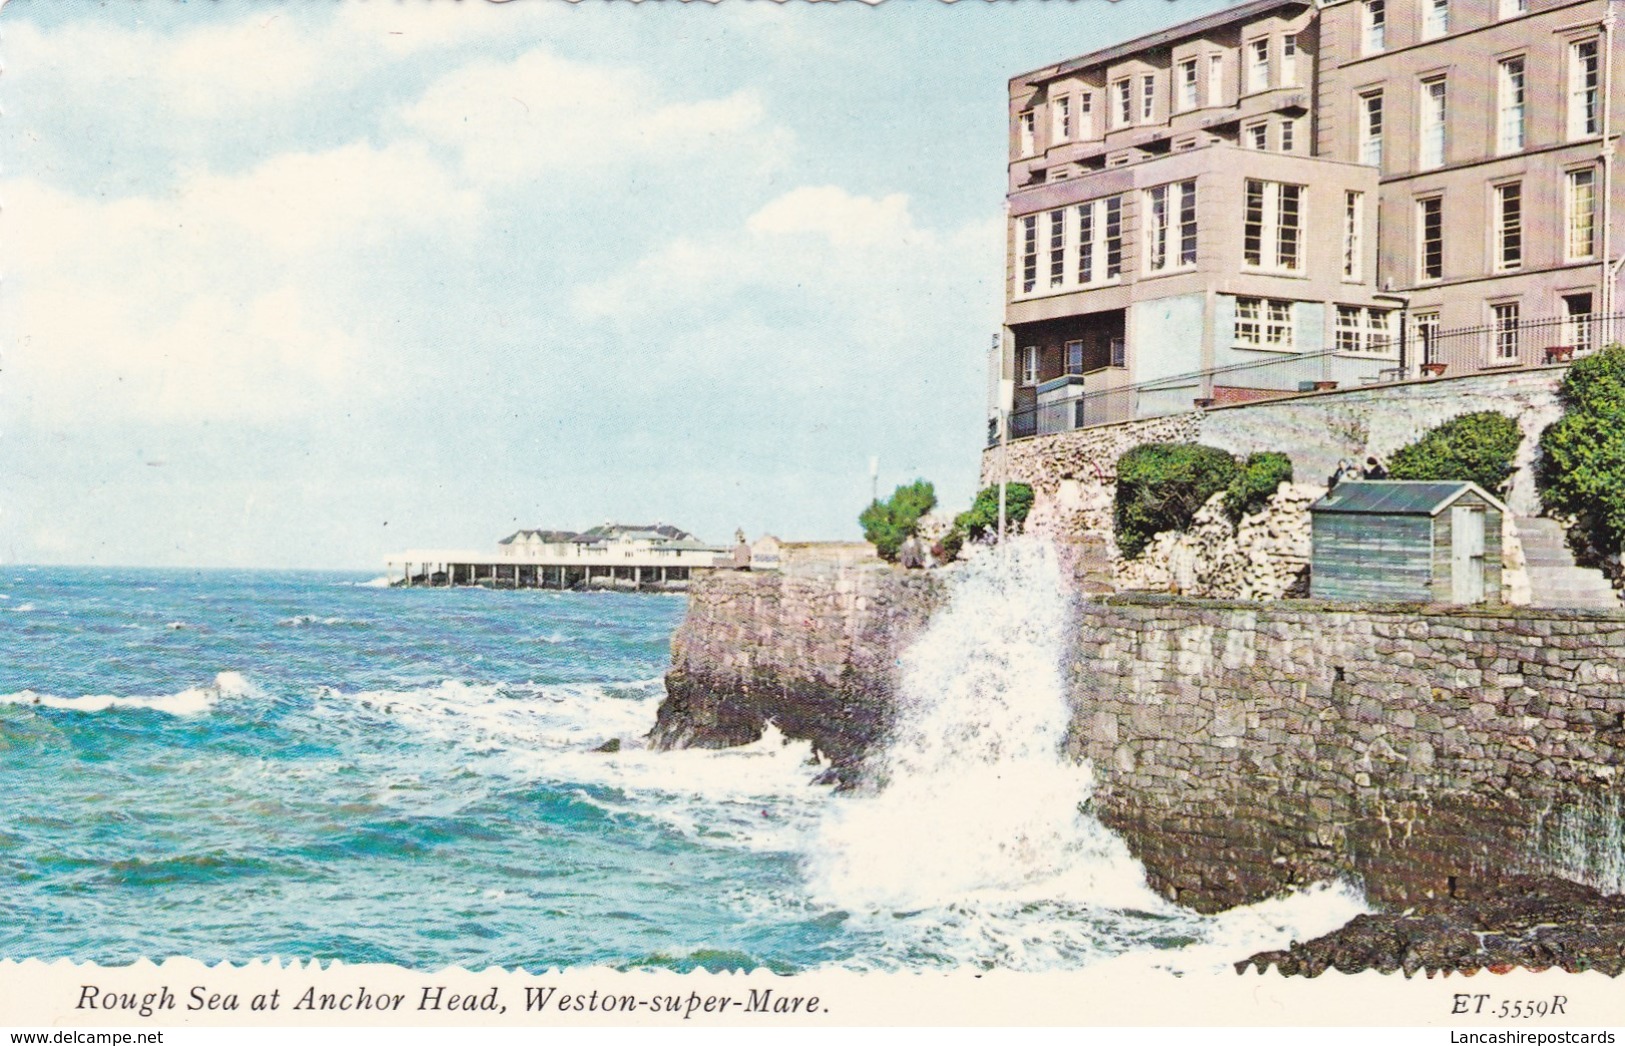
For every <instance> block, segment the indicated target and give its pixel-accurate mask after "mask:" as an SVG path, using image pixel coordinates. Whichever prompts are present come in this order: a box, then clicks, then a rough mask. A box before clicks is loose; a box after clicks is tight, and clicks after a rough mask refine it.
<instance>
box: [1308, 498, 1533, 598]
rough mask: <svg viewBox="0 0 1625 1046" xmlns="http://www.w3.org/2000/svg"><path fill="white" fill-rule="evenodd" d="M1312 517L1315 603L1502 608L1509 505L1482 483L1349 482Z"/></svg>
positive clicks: (1319, 503)
mask: <svg viewBox="0 0 1625 1046" xmlns="http://www.w3.org/2000/svg"><path fill="white" fill-rule="evenodd" d="M1309 512H1310V518H1311V520H1312V521H1313V523H1312V525H1313V528H1314V529H1313V539H1312V550H1311V552H1310V565H1309V592H1310V595H1312V596H1314V597H1315V598H1316V599H1346V600H1361V601H1369V602H1404V603H1499V602H1500V601H1501V518H1502V516H1503V515H1504V514H1505V513H1506V506H1505V505H1503V504H1502V503H1501V502H1500V501H1498V500H1496V499H1495V498H1494V497H1492V496H1491V495H1490V494H1488V493H1487V492H1485V490H1484V488H1482V487H1480V486H1479V485H1478V484H1476V483H1461V482H1451V483H1435V482H1424V481H1415V480H1380V481H1379V480H1360V481H1352V482H1343V483H1339V484H1337V486H1335V487H1333V488H1332V489H1331V491H1330V492H1329V493H1328V494H1327V495H1326V496H1325V497H1323V498H1321V499H1320V500H1319V501H1317V502H1315V503H1314V504H1313V505H1311V506H1309Z"/></svg>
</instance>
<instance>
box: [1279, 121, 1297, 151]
mask: <svg viewBox="0 0 1625 1046" xmlns="http://www.w3.org/2000/svg"><path fill="white" fill-rule="evenodd" d="M1280 133H1281V151H1282V152H1284V153H1289V152H1292V151H1294V150H1295V149H1297V147H1298V121H1297V119H1296V118H1295V117H1291V116H1283V117H1281V132H1280Z"/></svg>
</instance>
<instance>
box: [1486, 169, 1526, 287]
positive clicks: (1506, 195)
mask: <svg viewBox="0 0 1625 1046" xmlns="http://www.w3.org/2000/svg"><path fill="white" fill-rule="evenodd" d="M1490 199H1491V206H1492V207H1493V209H1494V211H1495V213H1494V214H1492V215H1491V216H1490V217H1491V226H1492V227H1493V228H1494V230H1495V237H1494V241H1493V247H1492V249H1491V256H1490V266H1491V268H1492V269H1494V270H1495V271H1496V272H1516V271H1517V270H1519V269H1521V268H1523V242H1524V236H1523V224H1524V223H1523V183H1522V182H1517V181H1513V182H1502V183H1501V184H1499V185H1496V186H1494V187H1493V191H1492V192H1491V194H1490Z"/></svg>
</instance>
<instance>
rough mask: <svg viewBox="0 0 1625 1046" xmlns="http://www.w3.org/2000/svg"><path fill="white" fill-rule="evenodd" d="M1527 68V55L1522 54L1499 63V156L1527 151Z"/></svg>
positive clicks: (1496, 85) (1497, 93) (1497, 81)
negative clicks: (1524, 149) (1525, 148)
mask: <svg viewBox="0 0 1625 1046" xmlns="http://www.w3.org/2000/svg"><path fill="white" fill-rule="evenodd" d="M1524 70H1525V66H1524V56H1523V55H1521V54H1520V55H1514V56H1513V57H1511V58H1503V59H1501V61H1499V62H1497V63H1496V74H1495V101H1496V104H1495V152H1496V155H1498V156H1505V155H1506V154H1508V153H1516V152H1522V151H1523V147H1524V142H1525V114H1524V109H1525V104H1526V101H1527V98H1528V89H1527V88H1528V85H1527V81H1526V79H1525V72H1524Z"/></svg>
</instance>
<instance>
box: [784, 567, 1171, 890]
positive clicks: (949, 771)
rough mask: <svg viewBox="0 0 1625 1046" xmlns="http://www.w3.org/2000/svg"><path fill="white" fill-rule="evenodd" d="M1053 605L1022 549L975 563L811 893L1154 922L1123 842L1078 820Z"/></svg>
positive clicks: (1086, 819)
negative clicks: (877, 785)
mask: <svg viewBox="0 0 1625 1046" xmlns="http://www.w3.org/2000/svg"><path fill="white" fill-rule="evenodd" d="M1067 618H1068V603H1067V594H1066V592H1065V589H1064V587H1063V580H1062V572H1061V568H1060V565H1059V563H1058V562H1057V559H1056V556H1055V554H1054V552H1053V551H1052V549H1051V548H1050V547H1049V545H1047V544H1046V543H1043V542H1041V541H1039V540H1038V539H1036V538H1024V539H1019V540H1014V541H1011V542H1009V543H1008V544H1007V546H1006V548H1005V549H1004V553H1003V558H1002V559H1001V558H1000V557H999V556H998V555H996V554H983V555H982V556H980V557H978V558H977V559H976V560H974V561H972V562H971V563H969V564H968V565H967V566H966V567H964V568H962V570H961V573H960V574H959V576H957V577H956V578H954V580H953V589H952V592H951V594H950V597H949V600H948V604H947V605H946V606H945V607H944V608H943V609H942V610H940V611H938V612H937V614H936V615H935V616H934V617H933V618H932V620H931V623H930V625H929V626H928V627H927V629H926V631H925V632H924V633H923V634H922V635H921V636H920V638H919V640H918V641H917V642H916V643H915V644H914V645H913V646H912V647H911V648H910V649H909V650H908V652H907V653H906V654H905V656H904V659H903V664H902V672H901V680H900V687H899V691H900V692H899V701H900V705H899V710H898V716H897V724H896V727H895V731H894V735H893V737H892V738H891V739H890V742H889V744H888V745H887V747H886V749H885V751H884V752H883V753H882V754H881V756H880V757H879V758H878V759H877V760H876V761H875V763H874V770H875V771H876V772H877V776H879V777H881V778H882V779H883V780H884V781H885V782H886V784H885V786H884V788H883V790H882V791H881V792H880V794H879V795H877V796H874V797H867V798H860V799H856V800H854V801H852V802H850V803H846V804H841V806H840V808H839V809H837V811H836V812H835V813H834V815H833V816H832V817H831V818H830V820H829V822H828V824H827V826H826V830H825V832H824V838H823V839H822V840H820V843H819V846H818V849H817V851H815V856H814V857H813V859H812V861H811V869H810V871H811V873H812V874H811V879H812V882H813V886H814V890H815V893H816V894H817V895H819V896H821V897H823V898H827V899H829V900H830V901H832V902H835V903H839V904H842V905H846V906H855V907H860V908H869V907H891V908H915V907H921V906H929V905H942V904H950V903H961V902H964V901H965V900H966V899H967V898H972V897H976V896H988V895H992V896H998V897H1000V898H1003V899H1007V900H1013V899H1018V898H1019V899H1027V900H1038V899H1044V900H1060V901H1070V902H1081V903H1088V904H1092V905H1099V906H1103V907H1113V908H1123V907H1132V908H1137V909H1141V910H1151V911H1154V910H1160V909H1163V908H1165V907H1166V903H1165V902H1164V901H1162V900H1161V899H1160V898H1159V897H1158V896H1157V895H1156V894H1154V893H1153V892H1152V891H1151V890H1150V889H1149V888H1148V887H1147V886H1146V884H1145V875H1144V872H1143V870H1142V869H1141V868H1140V866H1139V864H1138V863H1137V862H1136V861H1134V859H1133V858H1132V857H1131V856H1130V855H1129V852H1128V849H1127V847H1126V846H1124V844H1123V842H1122V840H1120V839H1119V838H1117V837H1116V836H1115V835H1113V834H1112V833H1110V832H1109V831H1107V830H1106V829H1105V828H1104V827H1102V826H1101V825H1100V823H1099V822H1098V821H1096V820H1095V819H1094V818H1093V817H1092V816H1090V815H1089V814H1087V813H1086V812H1084V810H1083V809H1082V807H1083V804H1085V803H1086V802H1087V801H1088V799H1089V797H1090V795H1091V794H1092V792H1093V780H1092V776H1091V774H1090V772H1089V769H1088V767H1087V766H1082V765H1078V764H1076V763H1073V762H1072V761H1071V760H1069V759H1067V758H1066V757H1065V756H1064V755H1063V753H1062V744H1063V741H1064V739H1065V736H1066V730H1067V725H1068V722H1069V720H1070V718H1071V710H1070V708H1069V707H1068V705H1067V701H1066V696H1065V687H1064V683H1063V679H1062V675H1061V651H1062V650H1064V649H1065V639H1066V626H1067Z"/></svg>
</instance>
